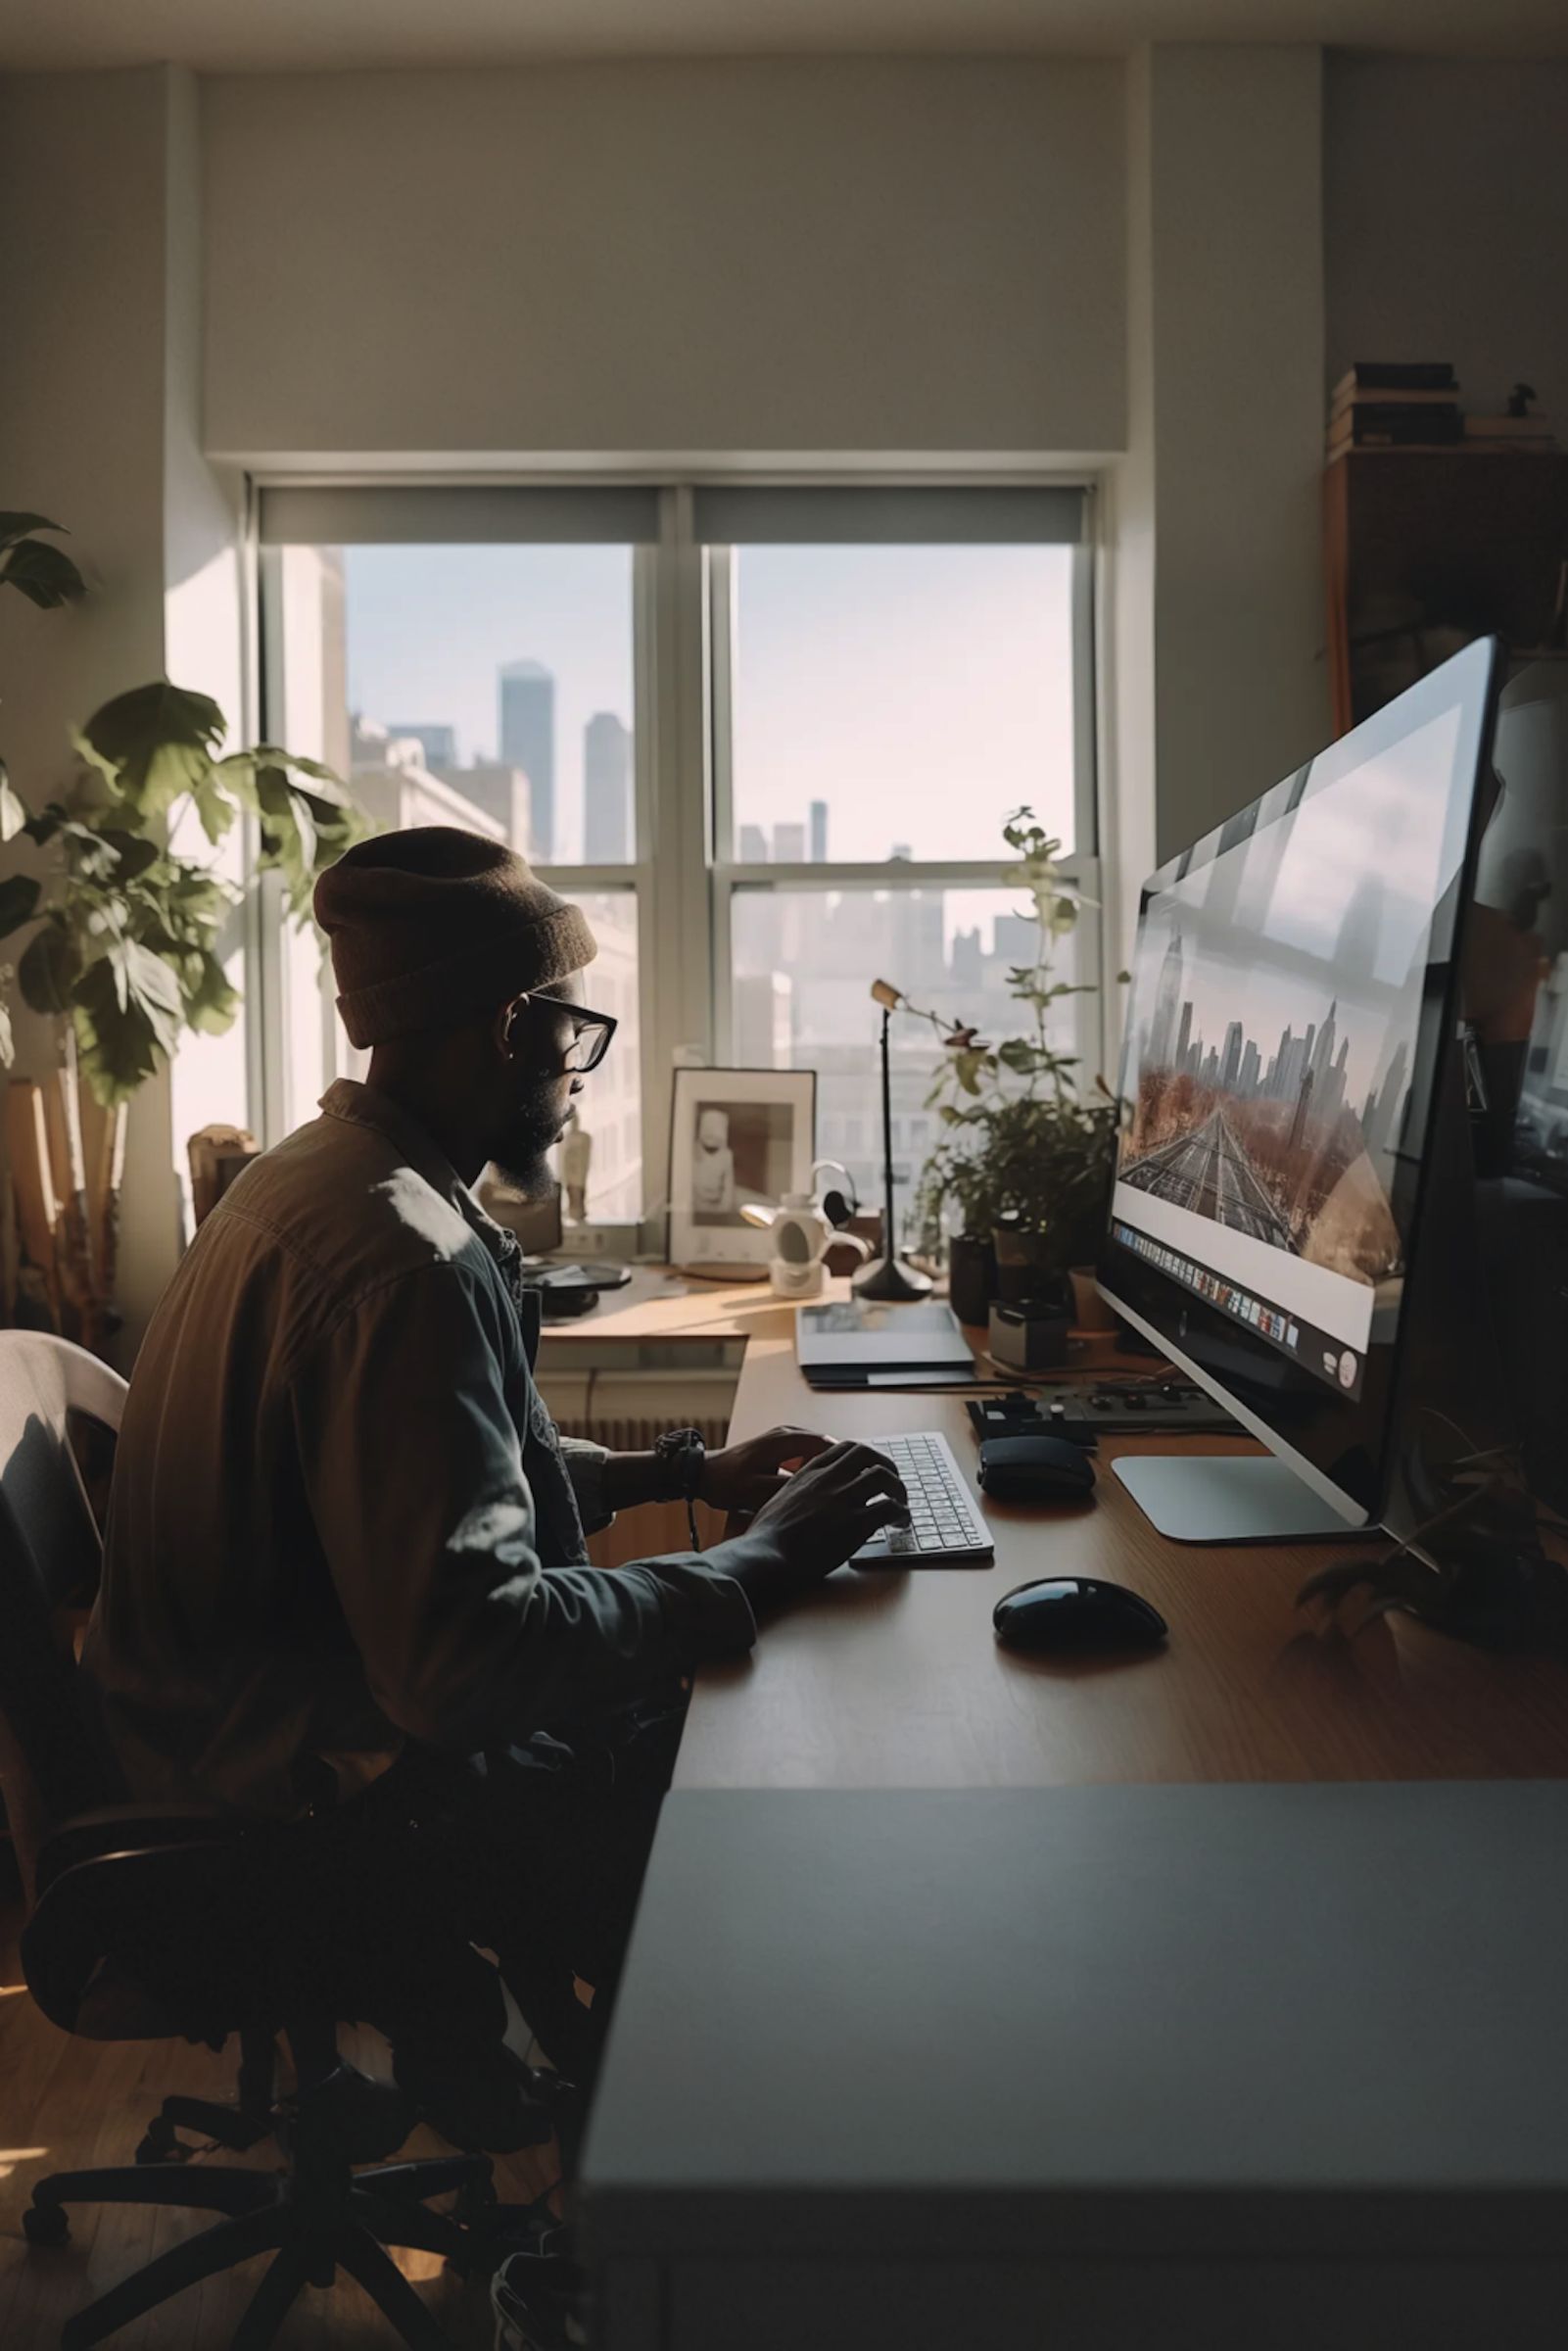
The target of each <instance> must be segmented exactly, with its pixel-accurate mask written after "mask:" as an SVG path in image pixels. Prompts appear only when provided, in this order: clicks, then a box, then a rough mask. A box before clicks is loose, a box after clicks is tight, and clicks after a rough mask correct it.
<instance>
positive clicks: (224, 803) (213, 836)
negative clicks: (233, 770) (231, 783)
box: [193, 767, 239, 848]
mask: <svg viewBox="0 0 1568 2351" xmlns="http://www.w3.org/2000/svg"><path fill="white" fill-rule="evenodd" d="M219 773H220V770H218V769H217V768H215V767H214V769H213V770H212V772H211V774H210V775H208V776H206V777H205V778H204V779H203V781H202V782H201V783H200V784H198V785H197V786H196V789H195V792H194V794H193V797H194V799H195V803H196V813H197V815H198V817H199V818H200V819H201V825H202V831H203V832H204V833H205V834H206V835H207V838H208V840H210V841H211V842H212V843H213V845H214V848H215V847H216V845H217V843H218V842H219V841H220V840H222V838H223V836H224V834H225V833H226V832H227V831H228V829H229V827H230V826H231V825H232V824H233V822H234V819H235V818H236V816H238V814H239V809H238V808H237V807H236V805H235V803H234V801H233V800H232V799H231V798H230V797H229V795H228V793H227V792H225V791H224V790H223V787H222V785H221V784H220V783H219V782H218V776H219Z"/></svg>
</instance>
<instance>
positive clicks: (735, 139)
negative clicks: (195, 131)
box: [203, 59, 1124, 456]
mask: <svg viewBox="0 0 1568 2351" xmlns="http://www.w3.org/2000/svg"><path fill="white" fill-rule="evenodd" d="M1120 87H1121V74H1120V69H1119V68H1118V67H1117V65H1115V64H1113V63H1111V62H1086V63H1072V62H1068V63H1064V62H1062V61H1059V60H1053V61H1044V60H1037V59H1036V60H1020V59H1002V60H993V61H969V60H966V61H957V60H949V59H943V60H903V61H896V62H894V61H885V60H876V61H873V60H846V59H835V60H833V61H832V62H831V63H823V62H815V61H802V60H792V61H787V62H786V61H774V62H765V63H759V62H733V63H722V62H698V63H687V64H648V63H639V64H635V65H619V64H618V65H593V66H554V67H543V68H531V69H527V70H524V71H503V72H486V73H478V72H434V73H379V74H375V73H372V74H366V73H341V74H318V75H290V76H267V75H259V76H243V77H218V78H216V79H214V80H213V81H210V82H208V83H207V84H206V85H205V86H204V93H203V121H204V146H205V153H206V174H207V232H208V234H207V245H208V264H207V266H208V279H207V288H208V312H209V332H208V368H207V435H208V447H209V449H210V450H216V451H222V452H238V453H241V454H243V455H248V456H251V455H256V454H258V453H269V454H274V455H275V454H278V453H295V452H310V453H318V452H355V453H374V452H388V451H407V452H446V453H451V452H453V451H459V452H514V453H515V452H525V451H527V452H557V451H584V452H595V453H599V454H617V453H641V452H654V451H670V450H676V451H706V452H727V453H728V452H735V453H739V452H757V451H769V452H772V451H778V452H787V451H813V452H831V451H861V450H865V451H883V452H885V451H944V450H952V451H975V452H996V451H1040V450H1064V451H1066V450H1090V449H1115V448H1118V447H1119V446H1120V445H1121V441H1122V435H1123V429H1124V402H1123V390H1122V262H1121V242H1122V213H1123V192H1122V161H1121V143H1122V125H1121V104H1120Z"/></svg>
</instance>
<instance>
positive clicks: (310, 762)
mask: <svg viewBox="0 0 1568 2351" xmlns="http://www.w3.org/2000/svg"><path fill="white" fill-rule="evenodd" d="M251 756H252V757H253V759H254V760H255V762H256V765H257V767H258V768H262V767H281V768H289V769H292V770H293V771H294V773H295V774H297V775H301V776H309V777H310V778H311V780H312V781H313V782H314V783H316V784H318V785H320V786H321V787H323V789H322V790H320V791H318V792H313V793H312V794H311V795H310V796H311V797H312V798H313V799H317V800H325V801H326V802H327V803H328V805H329V806H331V807H336V808H352V807H353V806H354V801H353V799H352V797H351V796H350V793H349V790H348V787H347V786H346V785H345V783H344V781H343V778H342V777H341V776H340V775H339V774H338V772H337V770H336V769H335V768H331V767H324V766H323V765H322V763H321V761H320V760H319V759H302V758H301V756H300V754H299V752H298V751H286V750H284V749H283V748H282V746H281V745H280V744H275V743H260V744H257V746H256V749H255V751H254V752H253V753H252V754H251Z"/></svg>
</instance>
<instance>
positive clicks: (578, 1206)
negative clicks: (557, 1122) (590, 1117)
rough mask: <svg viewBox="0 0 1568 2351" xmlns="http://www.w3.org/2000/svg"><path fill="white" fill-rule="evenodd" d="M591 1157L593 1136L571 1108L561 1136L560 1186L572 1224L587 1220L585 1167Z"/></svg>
mask: <svg viewBox="0 0 1568 2351" xmlns="http://www.w3.org/2000/svg"><path fill="white" fill-rule="evenodd" d="M593 1160H594V1137H593V1136H592V1135H591V1134H590V1133H589V1131H588V1128H586V1127H585V1126H584V1125H583V1122H582V1120H581V1119H580V1118H579V1117H578V1115H577V1113H576V1111H575V1110H574V1111H573V1112H572V1114H571V1116H570V1118H569V1119H568V1120H567V1122H566V1132H565V1133H564V1134H563V1135H562V1137H561V1189H562V1190H563V1191H564V1192H565V1194H566V1214H567V1216H568V1217H569V1218H570V1219H571V1221H572V1223H574V1224H586V1223H588V1171H589V1169H590V1167H591V1166H592V1165H593Z"/></svg>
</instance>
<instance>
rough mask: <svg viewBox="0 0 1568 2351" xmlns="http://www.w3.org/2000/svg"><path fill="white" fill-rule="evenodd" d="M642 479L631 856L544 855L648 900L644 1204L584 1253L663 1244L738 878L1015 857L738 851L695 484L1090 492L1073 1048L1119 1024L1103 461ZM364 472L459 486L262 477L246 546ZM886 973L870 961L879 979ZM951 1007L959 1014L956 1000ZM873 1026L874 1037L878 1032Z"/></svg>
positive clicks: (264, 1099)
mask: <svg viewBox="0 0 1568 2351" xmlns="http://www.w3.org/2000/svg"><path fill="white" fill-rule="evenodd" d="M626 478H628V477H625V476H617V475H615V474H613V473H609V472H605V473H597V474H595V473H593V472H588V473H583V474H575V473H574V474H571V475H565V474H562V473H559V472H550V473H532V474H531V473H527V472H515V473H506V474H504V475H496V476H494V477H491V478H489V479H486V480H484V481H476V480H474V479H473V478H472V477H466V478H465V481H464V485H463V486H464V487H465V488H468V489H474V490H495V491H498V492H503V491H515V490H528V489H542V490H555V491H559V490H561V489H563V488H570V487H588V488H598V487H603V486H604V485H605V484H606V483H613V482H615V481H616V480H618V479H620V480H624V479H626ZM634 478H635V480H636V481H637V483H638V484H639V485H640V486H643V487H648V488H652V489H654V490H655V491H656V493H657V500H658V531H657V536H656V538H654V539H652V540H650V541H645V542H642V543H640V544H636V545H634V546H633V549H632V555H633V579H632V632H633V648H632V669H633V806H634V822H635V854H634V856H633V857H632V858H631V859H630V860H629V861H628V862H627V863H626V864H624V865H589V864H586V863H582V864H574V865H565V864H560V863H553V862H552V863H550V864H548V865H542V866H541V867H540V868H539V872H540V875H541V878H542V879H543V880H544V881H546V883H547V884H548V885H549V886H550V888H553V889H556V890H559V891H560V892H561V893H562V894H563V895H565V896H580V895H585V894H591V893H594V892H600V893H602V892H618V891H621V890H630V891H631V892H632V894H633V896H634V898H635V901H636V905H637V920H638V975H639V999H640V1004H639V1009H640V1044H641V1052H640V1059H641V1067H640V1076H641V1118H642V1171H643V1174H642V1196H643V1202H644V1213H643V1215H642V1217H641V1220H640V1221H638V1222H636V1223H633V1222H625V1223H592V1224H590V1225H587V1226H580V1227H574V1228H573V1234H572V1239H573V1245H574V1246H580V1247H581V1248H582V1249H583V1250H584V1251H585V1252H592V1253H594V1254H595V1255H600V1256H611V1257H615V1256H620V1257H628V1258H630V1257H636V1256H644V1257H645V1256H659V1255H662V1252H663V1247H664V1233H665V1220H666V1212H667V1206H668V1203H667V1201H666V1200H665V1198H664V1193H665V1190H666V1182H667V1163H668V1150H667V1140H668V1134H669V1123H670V1102H671V1096H672V1092H673V1078H672V1072H673V1070H674V1068H675V1067H676V1066H677V1064H678V1063H682V1062H685V1063H691V1062H696V1063H699V1064H702V1063H707V1064H711V1065H715V1066H721V1067H722V1066H724V1064H725V1063H726V1062H727V1061H728V1060H729V1058H730V1057H731V1053H732V1050H733V1047H732V1038H733V1033H734V988H733V962H732V948H733V909H734V901H735V897H736V892H737V891H738V890H754V891H763V890H772V891H781V892H783V891H789V890H811V891H817V892H820V891H823V890H825V889H827V890H832V889H866V890H888V889H893V888H896V889H904V888H908V889H917V888H919V889H965V890H973V889H994V888H1007V887H1008V862H1007V859H1006V856H1005V854H1004V855H999V856H997V857H995V858H981V859H972V860H952V861H943V860H924V859H923V860H912V861H910V862H908V863H905V862H902V861H900V862H899V863H898V865H897V866H896V867H894V866H892V865H891V864H890V863H887V862H883V863H881V864H860V863H849V862H839V861H826V862H824V863H822V864H814V863H810V862H804V863H800V864H790V865H777V864H772V863H770V864H766V865H750V864H744V863H742V862H740V861H739V860H738V859H736V857H735V856H734V855H733V842H734V838H735V835H734V827H733V824H732V821H731V818H732V807H733V797H732V794H733V779H732V770H731V723H732V677H731V649H732V642H733V641H732V636H731V618H732V614H733V609H734V604H733V595H734V575H733V563H732V560H731V557H732V550H731V548H730V547H728V546H716V545H704V544H703V543H702V542H701V541H700V540H699V539H698V537H697V535H696V530H695V527H694V519H693V506H694V501H695V497H696V494H697V492H698V491H699V490H701V489H706V488H710V487H715V486H723V487H725V488H732V487H733V488H737V489H738V488H769V487H777V486H781V484H782V482H784V481H787V482H788V484H789V485H790V486H792V487H796V486H801V485H805V486H809V487H821V488H839V487H845V488H862V487H877V488H880V487H885V486H888V485H889V484H890V483H893V484H896V485H897V486H900V487H902V488H904V489H906V490H908V491H909V492H911V493H914V494H917V495H918V494H919V493H921V492H922V491H927V490H942V489H953V488H969V487H975V486H983V487H986V488H991V489H998V490H1003V491H1005V490H1009V489H1018V490H1037V489H1041V488H1055V487H1060V488H1070V489H1072V490H1075V491H1080V492H1082V494H1083V496H1084V514H1085V524H1084V531H1083V536H1082V538H1081V539H1080V540H1079V541H1078V542H1077V543H1076V544H1075V545H1073V547H1072V580H1071V605H1070V608H1071V637H1072V643H1071V657H1072V664H1073V736H1074V741H1073V766H1074V840H1073V847H1072V851H1071V853H1070V855H1069V856H1068V857H1066V858H1065V859H1064V861H1063V872H1064V876H1065V878H1066V879H1068V880H1069V881H1070V882H1071V884H1072V885H1073V887H1074V888H1077V889H1078V890H1079V891H1080V892H1081V893H1082V896H1083V898H1084V901H1085V907H1084V914H1083V917H1082V919H1081V921H1080V925H1079V929H1078V934H1077V937H1078V952H1079V956H1080V959H1081V968H1082V975H1083V977H1084V978H1085V979H1088V980H1091V981H1092V982H1093V983H1094V984H1095V986H1096V990H1097V992H1096V993H1094V994H1093V995H1084V996H1079V997H1077V998H1075V999H1074V1000H1073V1001H1074V1007H1075V1010H1076V1012H1077V1017H1078V1021H1079V1040H1078V1041H1079V1050H1080V1052H1081V1053H1082V1054H1083V1057H1084V1060H1085V1064H1086V1066H1088V1065H1095V1066H1102V1067H1106V1068H1107V1069H1109V1067H1110V1062H1109V1058H1108V1056H1109V1054H1110V1052H1111V1049H1112V1048H1113V1046H1114V1044H1115V1040H1116V1035H1117V1033H1118V1029H1119V1024H1118V1022H1117V1021H1116V1019H1115V1017H1114V1014H1115V1002H1114V999H1115V968H1114V962H1113V960H1112V958H1111V956H1110V952H1109V944H1110V942H1109V936H1108V934H1109V931H1110V929H1111V926H1110V925H1108V923H1107V922H1106V920H1105V918H1104V916H1103V915H1102V912H1101V907H1102V904H1103V903H1104V901H1105V899H1106V888H1105V882H1106V877H1107V875H1108V872H1109V871H1110V870H1111V858H1110V855H1109V851H1110V848H1111V845H1112V844H1111V828H1110V824H1109V821H1108V820H1109V817H1110V814H1111V811H1110V808H1109V806H1108V798H1107V792H1106V787H1105V777H1104V774H1103V768H1102V757H1103V752H1102V729H1101V725H1100V712H1101V707H1102V704H1103V700H1104V696H1105V687H1106V680H1105V676H1104V669H1103V664H1102V661H1101V659H1100V657H1099V649H1098V639H1099V635H1100V626H1099V624H1100V616H1101V609H1102V603H1103V592H1104V581H1103V565H1102V561H1101V551H1100V548H1099V544H1098V537H1099V525H1100V516H1101V512H1102V506H1103V502H1102V501H1101V500H1100V499H1099V498H1098V497H1097V495H1096V493H1097V491H1098V489H1099V487H1100V485H1099V483H1098V481H1097V480H1096V478H1095V477H1094V475H1092V474H1091V473H1089V472H1087V471H1082V470H1075V469H1074V470H1067V469H1063V468H1060V467H1050V466H1042V467H1040V468H1039V469H1010V470H1009V471H1007V472H1006V473H997V472H990V471H987V472H984V473H980V474H975V473H971V472H964V471H961V470H954V469H947V470H942V471H937V470H931V471H928V472H927V471H922V472H908V473H903V472H901V473H898V474H887V473H880V472H878V473H873V472H866V471H858V472H840V471H833V470H830V469H823V468H813V469H811V470H809V471H805V470H803V471H802V472H801V473H799V474H790V475H788V476H781V475H779V474H777V473H774V472H746V471H736V470H733V469H712V470H708V469H695V468H694V469H690V470H686V471H683V472H682V473H681V474H680V475H679V476H678V477H671V476H663V477H661V476H659V475H658V474H657V472H656V471H655V470H654V469H640V470H639V471H638V473H637V474H636V476H635V477H634ZM372 479H373V480H374V482H375V486H377V487H380V488H385V489H387V490H397V489H403V488H424V487H442V488H445V487H448V486H449V485H448V483H446V482H444V481H442V480H440V478H439V477H437V478H436V479H435V480H434V481H433V480H432V477H430V476H421V477H415V476H411V475H408V476H399V477H397V478H396V479H389V478H388V477H386V476H378V477H366V476H362V475H361V476H359V477H357V480H356V477H353V476H349V475H336V474H333V475H328V474H325V473H322V474H319V475H309V476H303V475H301V474H298V473H288V474H281V473H280V474H261V473H258V474H257V475H255V476H254V477H253V479H252V483H251V490H252V497H251V512H252V516H253V523H252V530H253V540H254V532H255V521H254V517H255V514H256V511H257V508H258V504H259V503H260V502H259V499H258V497H257V493H258V492H260V491H264V490H282V489H290V488H306V487H309V489H311V490H319V489H334V490H335V489H340V488H352V487H357V486H360V485H361V484H364V483H365V482H366V481H367V480H372ZM322 544H326V542H323V543H322ZM280 556H281V550H280V549H278V548H276V547H269V546H258V547H256V548H255V561H256V574H255V576H256V579H257V588H258V597H257V603H258V618H259V627H258V640H259V663H258V675H259V683H260V694H259V702H260V709H261V721H262V731H263V735H265V734H267V733H268V732H269V731H270V730H272V729H273V728H275V726H276V725H277V723H278V721H279V718H280V714H281V707H282V704H281V696H280V685H281V676H280V665H279V660H278V655H277V652H276V651H275V650H274V649H272V648H280V647H282V646H283V644H284V643H285V637H284V629H283V611H282V565H281V560H280ZM258 883H259V887H258V888H256V889H255V890H254V891H253V892H252V893H251V921H250V924H249V926H248V937H247V952H246V970H247V982H248V984H247V994H248V997H249V999H250V1001H251V1003H252V1004H253V1006H254V1007H255V1008H256V1017H255V1018H253V1020H252V1022H251V1024H250V1032H249V1036H250V1070H249V1078H250V1094H251V1115H252V1124H253V1126H254V1127H255V1128H257V1130H258V1131H259V1132H260V1133H261V1137H262V1139H263V1141H264V1142H265V1143H268V1144H270V1143H272V1142H275V1141H277V1140H279V1139H281V1136H282V1134H283V1133H284V1132H285V1131H287V1128H288V1126H289V1125H291V1124H295V1123H298V1121H299V1120H300V1118H301V1117H308V1116H309V1106H308V1105H302V1104H299V1103H295V1102H292V1101H291V1100H290V1086H289V1072H288V1048H289V1022H288V1017H287V1014H288V1004H287V986H288V975H287V970H286V950H285V940H284V927H285V924H286V922H287V920H288V916H287V909H286V905H285V901H284V898H283V892H282V886H281V883H280V881H279V878H278V877H277V876H276V875H275V874H265V875H261V876H260V877H258ZM877 976H878V975H876V974H874V973H868V975H867V986H868V990H869V988H870V984H871V981H872V979H873V978H875V977H877ZM894 976H895V977H896V975H894ZM868 1001H869V997H868ZM954 1009H955V1010H956V1011H962V1006H958V1005H955V1007H954ZM321 1013H322V1024H323V1038H324V1066H325V1068H326V1070H327V1073H328V1079H329V1081H330V1078H331V1076H332V1075H333V1074H334V1072H335V1070H336V1069H337V1067H338V1052H337V1047H338V1035H337V1023H336V1016H335V1010H334V1005H333V991H332V987H331V980H330V967H329V966H328V965H327V963H326V960H325V958H324V957H323V964H322V981H321ZM867 1034H868V1038H870V1036H871V1029H870V1026H868V1032H867Z"/></svg>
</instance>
